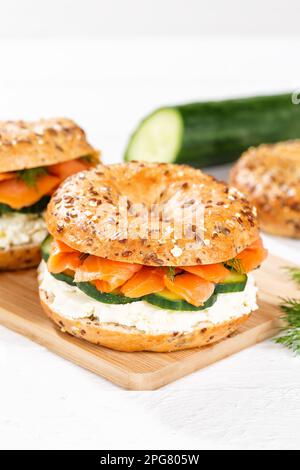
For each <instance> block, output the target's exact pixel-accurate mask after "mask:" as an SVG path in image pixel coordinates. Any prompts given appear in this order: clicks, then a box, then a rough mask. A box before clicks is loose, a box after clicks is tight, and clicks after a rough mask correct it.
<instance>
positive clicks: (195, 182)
mask: <svg viewBox="0 0 300 470" xmlns="http://www.w3.org/2000/svg"><path fill="white" fill-rule="evenodd" d="M120 197H121V198H123V200H125V201H126V205H127V221H128V225H129V226H130V227H132V226H135V223H137V225H138V224H140V223H141V221H140V218H139V215H140V214H138V210H137V209H136V207H139V206H138V205H139V204H142V205H143V207H144V206H145V207H147V208H148V209H149V210H150V208H152V207H153V205H154V206H155V207H159V208H161V207H162V206H163V207H164V208H165V210H166V212H165V213H166V214H167V216H168V214H169V216H170V219H172V216H174V217H175V218H176V210H175V209H176V208H178V207H183V206H189V205H193V204H195V205H196V206H197V204H200V205H201V207H202V208H203V226H199V225H198V226H197V225H194V224H192V225H191V227H188V228H189V229H190V230H189V233H188V235H187V234H186V233H184V234H183V235H182V236H181V237H179V238H177V237H176V236H175V235H173V234H172V228H169V230H168V225H167V226H166V228H167V230H166V231H165V232H163V233H160V234H159V236H156V234H155V233H153V227H152V226H151V225H149V227H148V228H147V231H146V233H145V227H143V236H140V237H139V236H136V235H135V236H134V237H132V236H126V235H124V234H125V233H126V231H124V226H123V219H122V227H121V214H120ZM124 198H125V199H124ZM108 207H109V208H110V209H111V208H112V207H113V208H114V209H115V211H114V213H113V215H112V212H111V210H108V209H107V208H108ZM122 210H123V209H122ZM158 210H160V209H158ZM167 220H168V219H167ZM46 221H47V226H48V230H49V232H50V233H51V234H52V235H53V236H54V237H55V238H56V239H58V240H61V241H63V242H64V243H66V244H67V245H68V246H70V247H71V248H74V249H77V250H79V251H80V252H83V253H87V254H93V255H96V256H100V257H104V258H108V259H111V260H116V261H125V262H129V263H138V264H144V265H148V266H188V265H196V264H211V263H217V262H222V261H225V260H229V259H231V258H233V257H234V256H236V254H237V253H239V252H241V251H242V250H243V249H244V248H246V247H247V246H248V245H250V244H251V243H252V242H254V241H255V240H256V239H257V238H258V225H257V219H256V213H255V209H253V207H252V206H251V205H250V204H249V203H248V201H247V200H246V199H245V197H244V196H243V194H241V193H240V192H238V191H237V190H236V189H234V188H230V187H228V186H227V185H226V184H225V183H223V182H218V181H216V180H215V179H214V178H213V177H211V176H208V175H206V174H204V173H202V172H201V171H200V170H197V169H194V168H191V167H188V166H185V165H172V164H158V163H152V164H146V163H139V162H131V163H125V164H117V165H108V166H104V165H99V166H98V167H97V168H95V169H91V170H88V171H84V172H81V173H78V174H76V175H73V176H71V177H69V178H68V179H67V180H66V181H65V182H64V183H63V184H62V185H61V186H60V187H59V188H58V189H57V191H56V192H55V194H54V196H53V197H52V199H51V201H50V203H49V205H48V210H47V216H46ZM110 225H111V226H113V227H114V228H113V231H109V236H106V235H103V233H104V232H105V233H107V231H106V229H107V228H108V227H109V226H110ZM170 226H171V222H170ZM137 232H138V231H137ZM127 233H128V232H127ZM191 234H192V235H191Z"/></svg>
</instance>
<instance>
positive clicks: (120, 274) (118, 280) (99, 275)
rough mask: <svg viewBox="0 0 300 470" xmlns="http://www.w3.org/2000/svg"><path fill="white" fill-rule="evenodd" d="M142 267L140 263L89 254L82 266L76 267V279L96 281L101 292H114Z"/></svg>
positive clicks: (78, 280) (79, 280) (76, 280)
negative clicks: (124, 261)
mask: <svg viewBox="0 0 300 470" xmlns="http://www.w3.org/2000/svg"><path fill="white" fill-rule="evenodd" d="M141 268H142V265H140V264H131V263H123V262H122V261H112V260H109V259H105V258H100V257H98V256H93V255H89V256H88V257H87V258H86V259H85V260H84V261H83V263H82V265H81V266H80V268H79V269H76V272H75V276H74V280H75V282H89V281H95V286H96V288H97V289H98V290H100V291H101V292H112V291H113V290H115V289H117V288H118V287H120V286H121V285H123V284H124V283H125V282H126V281H128V279H130V278H131V277H132V276H133V275H134V274H135V273H136V272H137V271H139V270H140V269H141Z"/></svg>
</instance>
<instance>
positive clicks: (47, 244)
mask: <svg viewBox="0 0 300 470" xmlns="http://www.w3.org/2000/svg"><path fill="white" fill-rule="evenodd" d="M51 242H52V236H51V235H48V236H47V238H45V240H44V241H43V242H42V244H41V252H42V258H43V260H44V261H48V258H49V256H50V250H51Z"/></svg>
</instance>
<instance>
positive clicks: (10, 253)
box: [0, 244, 41, 271]
mask: <svg viewBox="0 0 300 470" xmlns="http://www.w3.org/2000/svg"><path fill="white" fill-rule="evenodd" d="M40 261H41V250H40V246H39V245H33V244H31V245H22V246H14V247H11V248H9V249H8V250H0V271H14V270H16V269H25V268H33V267H35V266H37V265H38V264H39V262H40Z"/></svg>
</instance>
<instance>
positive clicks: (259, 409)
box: [0, 0, 300, 449]
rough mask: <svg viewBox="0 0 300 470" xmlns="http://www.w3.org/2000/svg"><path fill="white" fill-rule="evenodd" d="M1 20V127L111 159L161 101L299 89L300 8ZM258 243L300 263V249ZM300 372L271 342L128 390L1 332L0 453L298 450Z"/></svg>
mask: <svg viewBox="0 0 300 470" xmlns="http://www.w3.org/2000/svg"><path fill="white" fill-rule="evenodd" d="M0 13H1V23H0V24H1V26H0V59H1V60H0V119H9V118H10V119H17V118H25V119H34V118H39V117H42V116H45V117H47V116H59V115H65V116H69V117H72V118H74V119H75V120H77V121H78V122H79V123H80V124H81V125H82V126H83V127H84V128H85V129H86V130H87V133H88V136H89V138H90V141H91V143H93V144H94V145H95V146H96V147H98V148H101V149H102V151H103V159H104V161H105V162H116V161H119V160H121V158H122V152H123V149H124V146H125V144H126V140H127V138H128V135H129V133H130V132H131V130H132V129H133V127H134V126H135V125H136V123H137V121H138V120H139V119H140V118H141V117H143V115H145V113H147V112H148V111H150V110H152V109H153V108H155V107H157V106H160V105H162V104H170V103H178V102H184V101H194V100H202V99H210V98H218V97H226V96H241V95H251V94H257V93H272V92H277V91H284V90H293V89H298V88H300V74H299V71H300V67H299V60H298V57H299V50H300V37H298V36H297V34H298V29H299V26H298V23H299V2H296V1H292V0H290V1H285V2H279V1H274V0H273V1H272V2H271V1H265V2H262V1H257V0H255V1H252V2H240V1H238V0H229V1H226V2H224V1H217V0H211V1H210V2H206V1H205V2H201V1H194V0H186V1H178V0H173V1H170V0H160V1H157V0H152V1H151V2H150V1H138V0H123V1H122V0H120V1H117V0H110V1H109V2H108V1H96V0H85V1H81V0H79V1H76V0H73V1H71V0H60V1H58V0H52V1H50V0H49V1H43V2H41V1H37V0H36V1H34V0H20V1H17V0H10V2H6V1H0ZM210 171H211V170H210ZM213 171H214V172H216V173H217V174H218V175H220V176H223V175H224V174H226V169H217V170H215V169H214V170H213ZM266 242H267V244H268V246H269V248H270V250H271V251H273V252H275V253H276V254H279V255H281V256H283V257H286V258H289V259H290V260H293V261H295V262H298V263H299V264H300V254H299V253H300V251H299V242H297V241H287V240H280V239H275V238H271V237H267V239H266ZM299 367H300V362H299V359H298V358H295V357H293V355H292V354H291V353H290V352H289V351H286V350H285V349H283V348H281V347H279V346H276V345H274V344H273V343H272V342H271V341H267V342H264V343H261V344H259V345H257V346H255V347H252V348H249V349H247V350H245V351H243V352H241V353H239V354H237V355H235V356H232V357H230V358H228V359H226V360H224V361H221V362H219V363H218V364H215V365H213V366H211V367H209V368H207V369H205V370H201V371H199V372H197V373H194V374H192V375H190V376H189V377H186V378H184V379H182V380H179V381H177V382H176V383H173V384H171V385H169V386H167V387H165V388H163V389H161V390H160V391H156V392H126V391H123V390H120V389H119V388H118V387H116V386H114V385H112V384H110V383H109V382H107V381H105V380H103V379H101V378H100V377H97V376H95V375H93V374H91V373H89V372H87V371H85V370H83V369H81V368H79V367H77V366H74V365H73V364H71V363H69V362H67V361H64V360H63V359H61V358H59V357H57V356H55V355H54V354H51V353H49V352H48V351H46V350H45V349H43V348H42V347H40V346H38V345H36V344H34V343H32V342H30V341H28V340H26V339H24V338H22V337H21V336H18V335H16V334H14V333H12V332H10V331H8V330H6V329H4V328H0V373H1V383H0V447H1V448H71V449H76V448H98V449H103V448H108V449H112V448H123V449H135V448H156V449H159V448H170V449H171V448H174V449H176V448H177V449H184V448H197V449H202V448H243V449H245V448H275V449H276V448H280V449H287V448H299V447H300V437H299V420H300V402H299V396H300V393H299V392H300V374H299V370H300V369H299Z"/></svg>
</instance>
